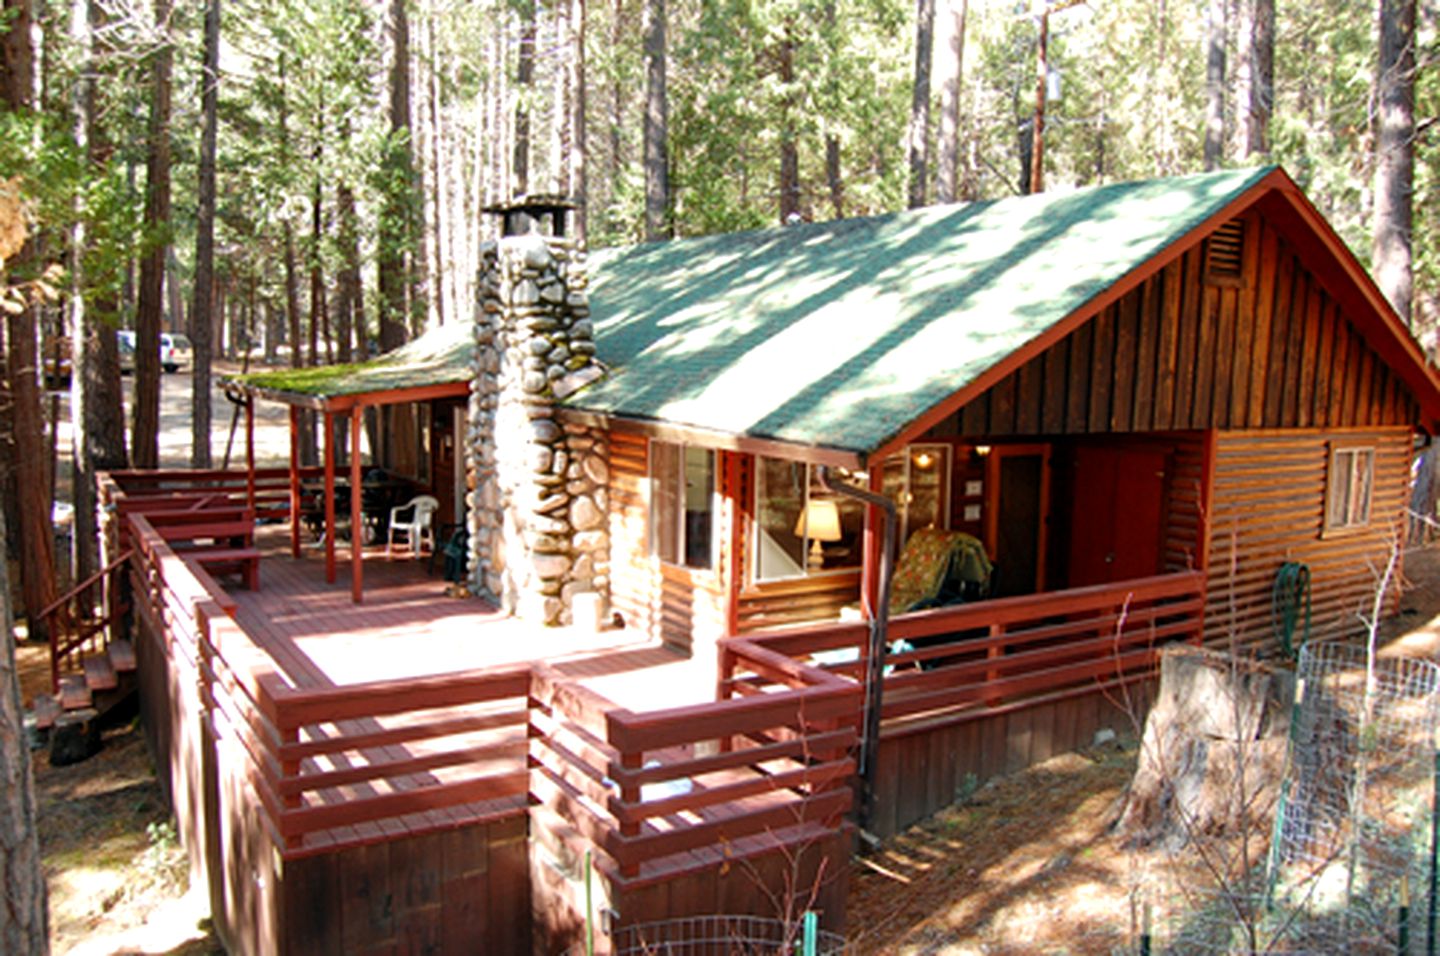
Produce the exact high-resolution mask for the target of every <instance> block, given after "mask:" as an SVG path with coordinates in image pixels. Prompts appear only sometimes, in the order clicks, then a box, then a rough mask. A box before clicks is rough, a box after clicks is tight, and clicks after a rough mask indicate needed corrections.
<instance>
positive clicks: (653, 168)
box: [643, 0, 675, 242]
mask: <svg viewBox="0 0 1440 956" xmlns="http://www.w3.org/2000/svg"><path fill="white" fill-rule="evenodd" d="M665 16H666V15H665V0H645V24H644V32H645V122H644V132H643V139H644V144H645V241H647V242H655V241H657V240H660V239H669V238H670V237H671V236H673V235H674V234H675V232H674V225H673V223H672V222H671V218H670V145H669V136H670V103H669V99H668V95H667V93H666V89H665V84H666V50H665V25H666V24H665Z"/></svg>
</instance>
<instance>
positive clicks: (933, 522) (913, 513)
mask: <svg viewBox="0 0 1440 956" xmlns="http://www.w3.org/2000/svg"><path fill="white" fill-rule="evenodd" d="M880 493H881V494H883V495H885V497H887V498H889V499H890V500H892V501H894V502H895V505H896V511H897V512H898V518H899V520H900V544H901V546H902V547H903V546H904V544H905V542H906V541H908V540H909V539H910V536H911V535H912V534H914V533H915V532H916V531H919V530H920V529H921V528H948V527H949V526H950V446H949V445H940V444H926V445H911V446H909V447H908V448H906V449H905V451H904V452H903V453H901V454H899V455H894V456H891V457H890V458H887V459H885V462H884V463H883V464H882V465H881V471H880Z"/></svg>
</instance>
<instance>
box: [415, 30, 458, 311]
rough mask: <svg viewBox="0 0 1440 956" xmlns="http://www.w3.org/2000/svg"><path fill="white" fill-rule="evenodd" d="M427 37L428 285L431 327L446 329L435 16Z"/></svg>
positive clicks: (446, 224)
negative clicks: (444, 327) (441, 326)
mask: <svg viewBox="0 0 1440 956" xmlns="http://www.w3.org/2000/svg"><path fill="white" fill-rule="evenodd" d="M425 34H426V36H427V37H428V42H427V43H426V51H425V53H426V55H425V57H424V64H425V70H426V74H427V80H428V82H426V84H425V90H426V99H427V101H428V108H427V109H426V111H425V112H426V117H425V118H426V122H425V127H426V136H425V140H426V143H427V145H428V147H429V148H428V149H427V150H426V155H427V156H428V158H429V169H430V174H429V176H428V177H425V176H422V177H421V178H422V179H425V180H426V183H427V186H428V188H427V189H426V190H425V194H426V196H427V197H428V201H429V206H430V219H429V222H430V239H429V253H430V254H429V255H428V256H427V257H426V261H427V262H428V264H429V272H430V277H429V281H428V282H427V283H426V288H427V289H428V290H429V295H427V296H426V302H427V304H428V306H429V310H430V311H429V319H428V321H427V325H429V326H431V327H434V326H438V325H444V324H445V323H446V322H447V321H448V320H449V317H450V316H452V315H454V314H455V312H454V309H453V308H452V307H451V306H452V303H451V301H450V289H449V275H448V273H449V270H448V269H446V268H445V263H446V260H447V258H448V257H447V254H446V250H447V249H448V248H449V246H450V238H451V237H450V222H451V220H452V218H453V217H452V215H451V207H450V205H449V203H448V202H447V201H446V190H447V189H448V188H449V183H450V178H449V176H447V175H446V171H445V158H446V156H447V155H448V153H449V150H448V149H447V148H446V147H447V146H448V143H447V142H446V138H445V122H444V103H443V96H442V94H441V90H440V80H441V77H440V64H439V63H438V62H437V61H436V57H435V18H434V17H433V16H432V17H427V18H426V21H425ZM422 165H423V164H422Z"/></svg>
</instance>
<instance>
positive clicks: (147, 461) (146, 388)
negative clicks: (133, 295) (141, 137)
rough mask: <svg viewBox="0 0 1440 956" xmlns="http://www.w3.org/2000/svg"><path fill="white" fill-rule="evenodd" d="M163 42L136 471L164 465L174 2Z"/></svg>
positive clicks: (153, 75) (141, 320) (145, 260)
mask: <svg viewBox="0 0 1440 956" xmlns="http://www.w3.org/2000/svg"><path fill="white" fill-rule="evenodd" d="M155 26H156V30H157V32H158V34H159V35H160V37H161V38H162V40H161V42H160V44H159V45H158V46H157V47H156V49H155V52H154V54H153V55H152V58H151V61H150V97H151V99H150V122H149V132H148V139H149V143H148V146H147V155H146V159H145V233H146V235H147V237H148V238H149V244H148V246H147V247H146V249H145V253H144V255H143V256H142V257H141V259H140V296H139V301H138V303H137V305H136V310H135V425H134V428H133V431H132V437H131V456H132V462H133V464H134V465H135V467H136V468H157V467H159V465H160V318H161V313H162V312H163V311H164V308H165V302H164V296H165V251H166V249H168V248H169V244H170V240H169V236H168V232H169V230H170V63H171V59H172V56H173V51H172V48H171V45H170V41H169V36H170V0H155Z"/></svg>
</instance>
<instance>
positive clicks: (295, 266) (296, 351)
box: [276, 50, 305, 368]
mask: <svg viewBox="0 0 1440 956" xmlns="http://www.w3.org/2000/svg"><path fill="white" fill-rule="evenodd" d="M276 60H277V67H278V72H279V74H280V105H279V115H278V116H277V117H276V122H277V125H278V126H279V129H277V130H276V133H277V134H278V136H279V137H280V152H281V154H282V155H284V156H286V157H287V158H288V157H289V154H290V91H289V85H288V83H287V82H286V77H287V65H288V64H287V60H288V58H287V57H286V55H285V51H284V50H281V51H280V54H279V56H278V57H277V58H276ZM281 215H282V220H281V231H282V232H283V233H284V236H285V336H286V338H287V339H288V340H289V342H290V367H291V368H300V367H301V366H302V365H304V364H305V357H304V355H303V354H302V352H301V349H300V264H299V262H298V261H297V259H298V257H297V255H296V252H295V227H294V225H293V224H292V223H291V222H290V217H289V215H288V214H285V213H282V214H281Z"/></svg>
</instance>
